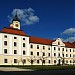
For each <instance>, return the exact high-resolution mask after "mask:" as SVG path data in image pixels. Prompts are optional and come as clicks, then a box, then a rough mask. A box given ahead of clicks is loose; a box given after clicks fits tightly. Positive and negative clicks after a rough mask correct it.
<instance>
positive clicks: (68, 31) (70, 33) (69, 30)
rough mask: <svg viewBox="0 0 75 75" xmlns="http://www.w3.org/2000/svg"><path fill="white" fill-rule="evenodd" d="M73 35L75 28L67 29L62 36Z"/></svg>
mask: <svg viewBox="0 0 75 75" xmlns="http://www.w3.org/2000/svg"><path fill="white" fill-rule="evenodd" d="M73 33H75V28H69V29H66V30H65V31H64V32H63V33H61V34H67V35H72V34H73Z"/></svg>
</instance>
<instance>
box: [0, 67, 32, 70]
mask: <svg viewBox="0 0 75 75" xmlns="http://www.w3.org/2000/svg"><path fill="white" fill-rule="evenodd" d="M0 71H33V70H31V69H20V68H16V67H0Z"/></svg>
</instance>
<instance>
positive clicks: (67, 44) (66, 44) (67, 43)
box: [64, 42, 75, 48]
mask: <svg viewBox="0 0 75 75" xmlns="http://www.w3.org/2000/svg"><path fill="white" fill-rule="evenodd" d="M64 44H65V47H69V48H75V46H74V45H73V44H72V43H69V42H64Z"/></svg>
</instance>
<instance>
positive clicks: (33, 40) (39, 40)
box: [29, 36, 54, 45]
mask: <svg viewBox="0 0 75 75" xmlns="http://www.w3.org/2000/svg"><path fill="white" fill-rule="evenodd" d="M53 41H54V40H48V39H43V38H37V37H33V36H30V39H29V42H30V43H37V44H44V45H51V44H52V42H53Z"/></svg>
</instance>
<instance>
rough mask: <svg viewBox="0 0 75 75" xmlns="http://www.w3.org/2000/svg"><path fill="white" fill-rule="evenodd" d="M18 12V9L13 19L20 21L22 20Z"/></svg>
mask: <svg viewBox="0 0 75 75" xmlns="http://www.w3.org/2000/svg"><path fill="white" fill-rule="evenodd" d="M17 12H18V11H16V13H15V16H14V18H13V20H12V21H19V22H20V19H19V18H18V15H17Z"/></svg>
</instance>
